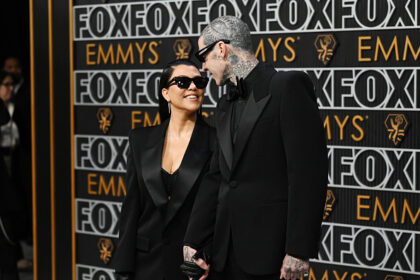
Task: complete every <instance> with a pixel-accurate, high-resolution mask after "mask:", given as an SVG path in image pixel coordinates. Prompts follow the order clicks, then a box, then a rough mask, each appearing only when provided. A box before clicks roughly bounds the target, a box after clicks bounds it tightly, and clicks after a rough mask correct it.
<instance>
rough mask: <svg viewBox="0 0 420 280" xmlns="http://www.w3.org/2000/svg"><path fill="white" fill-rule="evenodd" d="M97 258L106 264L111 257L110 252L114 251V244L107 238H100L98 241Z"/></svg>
mask: <svg viewBox="0 0 420 280" xmlns="http://www.w3.org/2000/svg"><path fill="white" fill-rule="evenodd" d="M98 249H99V254H100V256H99V258H100V259H101V260H102V261H103V262H104V264H107V263H108V262H109V261H110V259H111V258H112V252H113V251H114V244H113V243H112V240H111V239H109V238H100V239H99V241H98Z"/></svg>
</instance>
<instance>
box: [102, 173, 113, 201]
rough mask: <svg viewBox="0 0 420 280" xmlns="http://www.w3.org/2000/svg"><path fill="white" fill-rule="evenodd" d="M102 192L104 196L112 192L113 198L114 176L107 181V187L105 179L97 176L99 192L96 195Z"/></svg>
mask: <svg viewBox="0 0 420 280" xmlns="http://www.w3.org/2000/svg"><path fill="white" fill-rule="evenodd" d="M102 190H104V192H105V195H108V194H109V192H110V191H111V190H112V196H115V180H114V176H112V177H111V179H110V180H109V183H108V185H107V184H106V182H105V179H104V177H103V176H99V192H98V194H99V195H101V194H102Z"/></svg>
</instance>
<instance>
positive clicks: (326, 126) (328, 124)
mask: <svg viewBox="0 0 420 280" xmlns="http://www.w3.org/2000/svg"><path fill="white" fill-rule="evenodd" d="M324 128H326V130H327V137H328V140H331V139H332V136H331V122H330V116H327V117H326V118H325V121H324Z"/></svg>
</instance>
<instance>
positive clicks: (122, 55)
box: [117, 44, 134, 64]
mask: <svg viewBox="0 0 420 280" xmlns="http://www.w3.org/2000/svg"><path fill="white" fill-rule="evenodd" d="M120 58H122V61H123V63H124V64H126V63H127V60H128V58H130V62H131V64H133V63H134V57H133V45H132V44H130V46H129V47H128V49H127V51H126V53H124V51H123V49H122V47H121V45H120V44H118V48H117V64H118V63H120Z"/></svg>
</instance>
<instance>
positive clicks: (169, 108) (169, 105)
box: [168, 101, 171, 114]
mask: <svg viewBox="0 0 420 280" xmlns="http://www.w3.org/2000/svg"><path fill="white" fill-rule="evenodd" d="M168 113H169V114H170V113H171V102H169V101H168Z"/></svg>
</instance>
